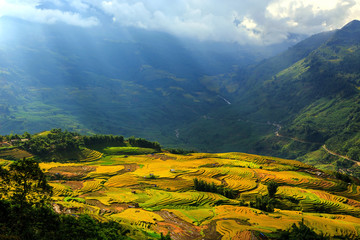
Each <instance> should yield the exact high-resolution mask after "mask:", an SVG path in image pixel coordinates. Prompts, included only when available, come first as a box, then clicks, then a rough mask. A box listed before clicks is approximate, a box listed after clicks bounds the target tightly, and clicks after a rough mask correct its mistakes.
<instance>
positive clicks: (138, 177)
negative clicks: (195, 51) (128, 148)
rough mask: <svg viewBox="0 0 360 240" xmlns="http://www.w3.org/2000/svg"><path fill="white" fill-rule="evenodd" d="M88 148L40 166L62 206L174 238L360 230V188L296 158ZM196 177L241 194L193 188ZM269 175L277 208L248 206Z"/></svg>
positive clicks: (334, 233)
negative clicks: (297, 227)
mask: <svg viewBox="0 0 360 240" xmlns="http://www.w3.org/2000/svg"><path fill="white" fill-rule="evenodd" d="M87 151H88V157H85V158H84V159H83V160H81V161H80V162H78V163H41V164H40V167H41V169H42V170H43V171H45V172H46V174H47V175H48V176H49V177H50V178H51V181H50V185H51V186H52V187H53V192H54V195H55V197H54V199H55V200H56V204H58V205H59V206H61V208H60V210H59V211H60V212H63V213H71V214H76V213H87V214H90V215H91V216H94V217H95V218H97V219H100V220H101V219H103V220H105V219H111V220H115V221H118V222H121V223H124V224H130V225H132V226H134V227H135V228H138V229H141V230H142V231H145V232H147V233H149V236H151V234H154V233H163V234H166V233H167V232H170V233H171V237H172V238H173V239H190V238H193V239H202V237H206V236H207V237H209V236H217V237H218V238H219V239H251V237H252V236H255V235H256V236H259V234H263V235H268V236H270V237H271V236H272V234H274V233H275V232H276V231H278V230H287V229H289V228H290V227H291V226H292V225H293V224H294V223H299V222H300V221H302V220H304V222H305V224H306V225H307V226H309V227H310V228H312V229H314V230H315V231H316V232H317V233H324V234H327V235H328V236H330V237H336V236H355V237H356V236H360V234H359V233H360V218H359V217H360V202H359V200H360V190H359V186H357V185H354V184H348V183H345V182H343V181H340V180H338V179H336V178H335V177H334V176H333V175H331V174H329V173H326V172H323V171H321V170H318V169H315V168H313V167H311V166H309V165H306V164H303V163H301V162H298V161H293V160H285V159H279V158H271V157H263V156H258V155H250V154H242V153H223V154H203V153H193V154H189V155H176V154H170V153H154V154H147V155H128V156H125V155H111V156H105V155H102V154H99V153H98V152H96V151H93V150H90V149H89V150H87ZM2 164H6V161H2ZM195 178H196V179H198V180H202V181H204V182H206V183H209V184H212V183H213V184H215V185H216V186H220V185H221V186H223V187H226V188H229V189H233V190H236V193H237V195H236V197H235V198H233V199H229V198H227V197H225V196H224V195H220V194H218V193H214V192H202V191H196V190H195V188H194V179H195ZM270 181H272V182H276V183H278V184H279V187H278V190H277V192H276V194H275V209H274V212H265V211H262V210H259V209H255V208H252V207H250V202H253V201H255V199H256V198H257V197H260V196H264V195H266V194H267V184H268V183H269V182H270ZM214 234H215V235H214Z"/></svg>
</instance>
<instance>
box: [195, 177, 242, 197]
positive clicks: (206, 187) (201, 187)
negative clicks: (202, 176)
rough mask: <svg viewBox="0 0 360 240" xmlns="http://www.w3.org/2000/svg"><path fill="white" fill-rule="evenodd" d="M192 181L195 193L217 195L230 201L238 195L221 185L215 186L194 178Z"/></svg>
mask: <svg viewBox="0 0 360 240" xmlns="http://www.w3.org/2000/svg"><path fill="white" fill-rule="evenodd" d="M193 181H194V188H195V190H197V191H202V192H213V193H218V194H221V195H223V196H225V197H227V198H231V199H235V198H237V196H238V194H239V193H238V192H237V191H235V190H233V189H231V188H227V187H224V186H222V185H215V183H207V182H205V181H203V180H199V179H197V178H194V180H193Z"/></svg>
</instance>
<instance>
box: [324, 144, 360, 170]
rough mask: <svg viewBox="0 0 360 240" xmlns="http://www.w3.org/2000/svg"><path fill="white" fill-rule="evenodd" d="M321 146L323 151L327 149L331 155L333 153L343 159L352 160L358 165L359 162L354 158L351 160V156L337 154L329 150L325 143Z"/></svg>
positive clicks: (359, 164)
mask: <svg viewBox="0 0 360 240" xmlns="http://www.w3.org/2000/svg"><path fill="white" fill-rule="evenodd" d="M322 148H323V149H324V150H325V151H327V152H328V153H329V154H331V155H334V156H337V157H340V158H344V159H346V160H349V161H352V162H354V163H355V164H357V165H358V166H360V162H358V161H355V160H353V159H351V158H348V157H347V156H343V155H340V154H337V153H336V152H333V151H330V150H329V149H327V147H326V145H325V144H324V145H323V146H322Z"/></svg>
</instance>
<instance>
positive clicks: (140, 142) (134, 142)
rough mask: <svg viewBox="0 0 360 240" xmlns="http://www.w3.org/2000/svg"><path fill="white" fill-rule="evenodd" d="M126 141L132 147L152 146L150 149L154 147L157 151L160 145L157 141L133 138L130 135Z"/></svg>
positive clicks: (159, 149)
mask: <svg viewBox="0 0 360 240" xmlns="http://www.w3.org/2000/svg"><path fill="white" fill-rule="evenodd" d="M128 142H129V144H130V145H131V146H133V147H141V148H152V149H155V150H156V151H158V152H160V151H161V146H160V144H159V143H158V142H150V141H148V140H146V139H143V138H135V137H130V138H129V139H128Z"/></svg>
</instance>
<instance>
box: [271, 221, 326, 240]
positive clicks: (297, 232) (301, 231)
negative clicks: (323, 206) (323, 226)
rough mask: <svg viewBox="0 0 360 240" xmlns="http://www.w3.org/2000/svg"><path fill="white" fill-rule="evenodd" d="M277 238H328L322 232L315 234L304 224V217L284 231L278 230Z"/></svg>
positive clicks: (306, 239)
mask: <svg viewBox="0 0 360 240" xmlns="http://www.w3.org/2000/svg"><path fill="white" fill-rule="evenodd" d="M278 233H280V234H279V239H289V240H309V239H312V240H326V239H329V238H328V237H326V236H325V235H324V234H323V233H321V234H317V233H316V232H315V231H314V230H312V229H311V228H309V227H308V226H306V225H305V223H304V219H302V221H301V222H299V225H297V224H295V223H294V224H293V225H292V226H291V228H290V229H288V230H286V231H279V232H278Z"/></svg>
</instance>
